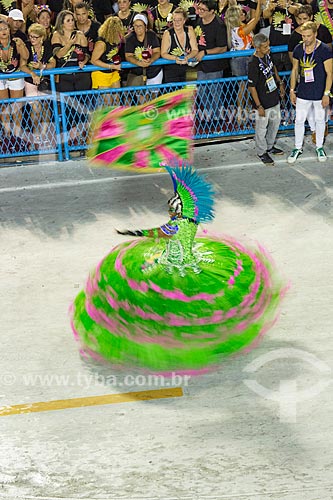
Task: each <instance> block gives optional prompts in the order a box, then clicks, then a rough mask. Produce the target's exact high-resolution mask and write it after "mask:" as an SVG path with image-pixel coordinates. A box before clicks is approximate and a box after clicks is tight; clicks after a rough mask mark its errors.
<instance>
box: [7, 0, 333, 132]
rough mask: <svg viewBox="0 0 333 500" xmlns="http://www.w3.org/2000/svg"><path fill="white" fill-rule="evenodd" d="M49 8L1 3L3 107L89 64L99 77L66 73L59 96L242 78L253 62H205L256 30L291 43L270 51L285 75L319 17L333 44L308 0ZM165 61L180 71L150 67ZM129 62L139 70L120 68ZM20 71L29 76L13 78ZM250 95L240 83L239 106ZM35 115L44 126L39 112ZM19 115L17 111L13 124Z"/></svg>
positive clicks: (35, 1) (102, 1) (66, 2)
mask: <svg viewBox="0 0 333 500" xmlns="http://www.w3.org/2000/svg"><path fill="white" fill-rule="evenodd" d="M44 1H45V0H17V1H15V2H12V3H10V0H0V73H5V74H6V75H8V79H5V80H0V100H1V99H6V98H17V97H22V96H23V95H24V94H25V95H27V96H36V95H40V94H42V95H43V93H44V92H45V89H46V88H47V81H46V78H43V75H42V74H40V71H41V70H42V71H43V70H44V69H50V68H63V67H73V66H77V67H79V68H84V67H85V66H86V65H87V64H93V65H96V66H99V67H100V68H101V71H95V72H92V74H90V73H89V72H79V73H78V72H75V73H69V74H61V75H59V76H58V80H57V90H58V91H59V92H64V91H82V90H89V89H91V88H93V89H105V88H115V87H120V86H126V85H128V86H136V85H142V84H147V85H150V84H161V83H170V82H180V81H184V80H186V78H187V75H188V74H189V73H191V75H192V79H193V72H195V74H196V75H197V79H198V80H211V79H215V78H221V77H223V76H244V75H247V74H248V64H249V58H247V57H237V58H234V59H233V58H231V59H224V58H222V59H221V58H220V59H214V60H207V59H205V56H206V55H214V54H221V53H224V52H226V51H229V50H230V51H238V52H239V51H242V50H246V49H249V48H252V47H253V43H252V41H253V36H254V35H255V34H256V33H262V34H265V36H267V38H268V41H269V45H270V46H276V45H288V51H289V53H288V51H286V52H285V53H278V54H272V62H273V64H274V66H275V67H276V68H277V70H278V71H279V72H280V71H284V70H286V71H288V70H291V67H292V53H293V50H294V48H295V47H296V46H297V44H298V43H299V42H300V41H301V38H302V37H301V34H300V29H301V26H302V24H303V23H305V22H307V21H309V20H313V19H314V20H315V22H316V23H317V26H318V38H319V39H320V40H321V41H322V42H324V43H325V44H328V45H329V46H330V47H331V46H332V31H333V30H329V29H328V28H327V27H325V26H323V21H322V19H321V17H320V15H319V14H318V8H317V3H316V1H312V2H311V1H310V0H298V1H297V2H295V1H293V0H257V2H256V1H255V0H218V1H217V2H216V1H215V0H195V1H192V0H147V1H145V2H144V4H143V3H142V4H140V3H135V4H133V5H132V4H131V0H118V1H113V0H91V1H90V2H89V3H86V2H82V1H81V0H48V4H47V5H46V4H45V3H44ZM143 1H144V0H143ZM301 2H303V3H304V4H302V3H301ZM161 57H162V58H164V59H167V60H171V61H174V62H175V64H173V65H165V66H163V65H153V64H152V63H153V62H155V61H156V60H158V59H159V58H161ZM124 61H127V62H130V63H132V64H133V65H134V66H135V67H132V68H130V69H124V68H123V67H122V62H124ZM102 69H103V71H102ZM19 70H22V71H24V72H25V73H27V75H28V76H27V77H26V78H25V79H16V78H15V76H14V74H15V72H16V71H19ZM246 92H247V89H246V86H245V84H244V83H240V84H239V91H238V95H237V93H236V95H235V104H237V105H238V107H242V106H244V95H245V94H246ZM202 93H203V95H202V96H201V97H202V100H201V102H202V103H203V106H204V107H206V108H207V109H206V111H207V117H208V119H212V120H218V119H219V116H218V109H216V107H214V106H212V102H209V100H210V101H212V100H214V101H216V102H217V101H218V96H217V95H216V96H215V94H214V89H213V88H212V89H210V94H209V96H207V95H206V97H205V95H204V93H205V90H204V89H203V90H202ZM212 107H213V108H214V109H213V111H214V113H216V115H215V114H214V113H213V115H212ZM35 108H36V113H35V120H38V119H39V116H40V113H41V110H40V109H39V108H38V106H35ZM208 113H209V114H208ZM19 115H20V113H19V112H17V113H15V120H14V121H15V123H18V121H19V119H20V116H19ZM13 116H14V114H13ZM5 126H7V127H8V125H5V124H4V123H3V127H5Z"/></svg>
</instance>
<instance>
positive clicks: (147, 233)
mask: <svg viewBox="0 0 333 500" xmlns="http://www.w3.org/2000/svg"><path fill="white" fill-rule="evenodd" d="M116 231H117V233H118V234H123V235H127V236H143V237H146V238H154V239H158V238H171V237H172V236H173V235H175V234H176V233H177V232H178V226H177V225H171V224H169V223H167V224H163V226H161V227H155V228H152V229H138V230H135V231H131V230H129V229H125V230H124V231H119V230H118V229H116Z"/></svg>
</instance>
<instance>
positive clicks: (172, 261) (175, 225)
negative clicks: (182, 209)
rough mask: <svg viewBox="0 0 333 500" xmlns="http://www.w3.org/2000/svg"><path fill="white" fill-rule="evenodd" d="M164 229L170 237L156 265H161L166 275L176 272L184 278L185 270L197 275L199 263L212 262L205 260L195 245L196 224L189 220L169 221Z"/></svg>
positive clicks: (205, 257)
mask: <svg viewBox="0 0 333 500" xmlns="http://www.w3.org/2000/svg"><path fill="white" fill-rule="evenodd" d="M166 227H168V228H169V230H170V233H171V234H172V236H171V237H170V238H169V239H168V240H167V242H166V248H165V250H164V251H163V252H162V254H161V256H160V257H159V259H158V264H162V265H163V266H164V268H165V270H166V272H167V273H170V274H171V273H172V272H174V271H177V272H178V273H179V274H180V275H181V276H185V274H186V270H187V269H192V271H193V272H195V273H196V274H199V273H200V272H201V269H200V267H199V266H198V264H199V262H201V261H205V262H213V261H214V260H213V259H211V258H207V256H206V255H207V254H204V253H202V252H201V251H200V250H199V245H198V244H195V242H194V238H195V235H196V232H197V229H198V226H197V224H195V222H193V221H192V220H190V219H174V220H170V221H169V222H168V224H167V225H166Z"/></svg>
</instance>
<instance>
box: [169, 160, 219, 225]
mask: <svg viewBox="0 0 333 500" xmlns="http://www.w3.org/2000/svg"><path fill="white" fill-rule="evenodd" d="M165 168H166V170H167V171H168V173H169V174H170V176H171V179H172V182H173V187H174V191H175V192H177V193H178V194H179V196H180V197H181V199H182V204H183V216H185V217H189V218H191V219H194V220H195V221H196V222H209V221H211V220H213V219H214V217H215V213H214V194H215V193H214V190H213V187H212V185H211V184H210V183H209V182H207V181H206V179H205V177H204V176H203V175H200V174H198V172H197V171H196V170H195V169H194V168H193V167H192V166H191V165H188V164H186V163H184V164H183V165H181V166H165Z"/></svg>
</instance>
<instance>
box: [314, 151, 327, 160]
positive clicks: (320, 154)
mask: <svg viewBox="0 0 333 500" xmlns="http://www.w3.org/2000/svg"><path fill="white" fill-rule="evenodd" d="M316 153H317V158H318V161H320V162H323V161H326V160H327V156H326V153H325V151H324V149H323V148H316Z"/></svg>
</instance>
